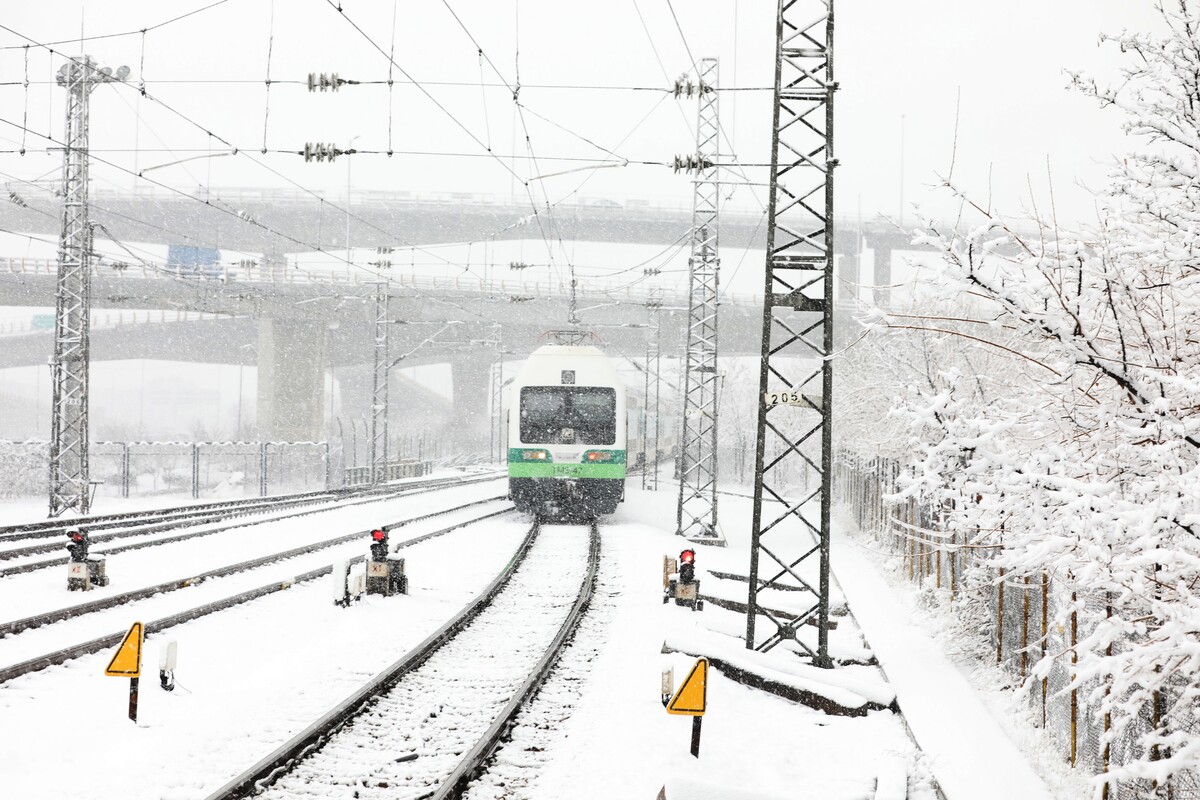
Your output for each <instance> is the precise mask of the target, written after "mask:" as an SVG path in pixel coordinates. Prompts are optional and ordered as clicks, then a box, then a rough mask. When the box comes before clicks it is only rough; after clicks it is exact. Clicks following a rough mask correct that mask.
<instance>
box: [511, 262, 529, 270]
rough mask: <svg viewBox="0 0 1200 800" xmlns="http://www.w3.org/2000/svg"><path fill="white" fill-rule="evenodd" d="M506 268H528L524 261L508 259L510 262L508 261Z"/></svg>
mask: <svg viewBox="0 0 1200 800" xmlns="http://www.w3.org/2000/svg"><path fill="white" fill-rule="evenodd" d="M508 268H509V269H528V268H529V265H528V264H526V263H525V262H524V261H510V262H508Z"/></svg>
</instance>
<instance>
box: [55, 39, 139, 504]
mask: <svg viewBox="0 0 1200 800" xmlns="http://www.w3.org/2000/svg"><path fill="white" fill-rule="evenodd" d="M128 74H129V69H128V68H127V67H121V68H120V69H119V70H118V71H117V74H116V76H115V77H114V76H113V72H112V70H111V69H103V70H102V69H98V68H97V66H96V62H95V60H93V59H92V58H91V56H86V55H85V56H80V57H79V58H76V59H72V60H70V61H68V62H67V63H66V64H63V65H62V67H60V68H59V70H58V75H57V83H58V85H59V86H62V87H65V88H66V90H67V120H66V123H67V124H66V133H65V135H64V137H63V142H64V145H65V146H64V149H63V171H62V191H63V204H62V233H61V235H60V237H59V244H58V285H57V300H56V303H55V305H56V308H55V321H54V356H53V359H52V360H51V362H50V371H51V376H50V379H51V382H52V384H53V387H52V395H51V403H52V407H51V411H50V516H51V517H57V516H58V515H59V514H62V513H63V512H64V511H66V510H67V509H71V508H73V509H75V510H77V511H78V512H79V513H80V514H87V513H88V509H89V506H90V505H91V498H90V497H89V489H90V483H89V476H88V356H89V342H88V334H89V323H90V315H91V291H92V289H91V255H92V226H91V222H90V220H89V217H88V101H89V97H90V95H91V93H92V89H93V88H95V86H96V85H97V84H100V83H107V82H109V81H113V80H124V79H125V76H126V75H128Z"/></svg>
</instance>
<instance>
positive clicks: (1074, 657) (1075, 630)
mask: <svg viewBox="0 0 1200 800" xmlns="http://www.w3.org/2000/svg"><path fill="white" fill-rule="evenodd" d="M1067 577H1068V580H1070V578H1071V576H1069V575H1068V576H1067ZM1076 599H1077V595H1076V594H1075V590H1074V589H1072V590H1071V683H1075V678H1076V675H1077V673H1076V671H1075V666H1076V665H1077V664H1078V663H1079V650H1078V649H1077V648H1078V646H1079V611H1078V610H1077V609H1076V608H1075V602H1076ZM1078 754H1079V690H1078V689H1076V688H1074V687H1072V688H1071V766H1072V767H1073V766H1075V763H1076V758H1077V756H1078Z"/></svg>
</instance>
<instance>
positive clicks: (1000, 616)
mask: <svg viewBox="0 0 1200 800" xmlns="http://www.w3.org/2000/svg"><path fill="white" fill-rule="evenodd" d="M996 589H997V591H999V592H1000V595H999V599H998V608H999V610H998V611H997V612H996V663H997V664H1002V663H1004V567H1000V580H999V581H998V582H997V584H996Z"/></svg>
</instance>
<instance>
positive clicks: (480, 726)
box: [208, 523, 600, 800]
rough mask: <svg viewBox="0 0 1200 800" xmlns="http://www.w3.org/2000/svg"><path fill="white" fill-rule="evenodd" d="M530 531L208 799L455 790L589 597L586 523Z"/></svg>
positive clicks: (493, 742)
mask: <svg viewBox="0 0 1200 800" xmlns="http://www.w3.org/2000/svg"><path fill="white" fill-rule="evenodd" d="M540 530H541V528H540V526H539V525H538V524H536V523H535V524H534V526H533V527H532V528H531V529H530V531H529V533H528V534H527V536H526V537H525V539H524V541H523V542H522V544H521V546H520V548H519V549H518V551H517V553H516V555H514V557H513V559H512V560H511V562H510V563H509V565H508V566H507V567H506V569H505V570H504V571H503V572H502V573H501V574H500V575H499V576H497V577H496V579H495V580H494V581H493V582H492V583H491V584H490V585H489V586H488V587H487V588H486V589H485V590H484V591H483V592H481V593H480V594H479V595H478V596H476V597H475V598H474V599H473V600H472V601H471V602H470V603H468V604H467V605H466V606H465V607H464V608H463V609H462V610H461V611H460V612H459V613H458V614H457V615H456V616H455V617H454V618H453V619H452V620H450V621H449V622H447V623H446V624H445V625H443V626H442V627H441V628H440V629H438V630H437V631H435V632H434V633H433V634H432V635H430V636H429V637H428V638H426V639H425V641H423V642H422V643H421V644H419V645H418V646H417V647H415V648H414V649H413V650H412V651H411V652H409V653H408V654H407V655H405V656H404V658H402V659H401V660H400V661H397V662H396V663H395V664H393V665H392V666H391V667H389V668H387V669H386V670H384V671H383V672H381V673H380V674H379V675H377V676H375V677H374V678H373V679H372V680H371V681H370V682H368V683H367V684H366V685H365V686H363V687H362V688H361V689H360V690H358V691H357V692H355V693H354V694H353V695H352V696H351V697H349V698H347V699H346V700H345V701H343V702H342V703H340V704H338V705H337V706H336V707H335V708H333V709H331V710H330V711H329V712H328V713H326V714H325V715H324V716H323V717H322V718H321V719H319V720H317V721H316V722H314V723H313V724H312V725H310V726H309V727H308V728H306V729H305V730H303V731H301V732H300V733H299V734H297V735H296V736H295V737H294V738H292V739H291V740H290V741H288V742H286V743H285V744H284V745H282V746H281V747H279V748H278V749H277V750H276V751H275V752H273V753H271V754H270V755H268V756H267V757H266V758H264V759H263V760H261V761H260V762H258V763H257V764H255V765H254V766H253V767H251V768H249V769H248V770H246V771H245V772H243V773H242V774H241V775H239V776H237V777H236V778H234V779H233V780H231V781H230V782H229V783H227V784H226V785H225V786H223V787H221V788H220V789H218V790H217V791H216V792H215V793H213V794H212V795H210V796H209V798H208V800H234V798H243V797H248V796H251V795H255V796H258V795H259V794H262V795H263V796H265V797H268V798H276V799H277V800H278V799H279V798H310V797H331V796H346V797H356V798H380V800H382V798H389V800H392V799H396V800H401V799H402V800H417V798H422V799H423V800H424V799H425V798H435V799H438V800H440V799H441V798H451V797H459V796H461V794H462V792H463V791H464V790H465V789H466V787H467V786H468V784H469V783H470V781H471V779H472V777H473V776H474V775H476V774H477V773H478V772H479V771H480V770H481V769H482V767H483V765H484V764H485V762H486V761H487V759H488V758H489V757H490V755H491V753H492V752H494V750H495V748H496V747H497V745H498V743H499V742H500V740H501V738H502V737H503V736H504V734H505V732H506V731H507V730H508V728H509V727H510V726H511V725H512V724H513V720H514V719H515V717H516V715H517V714H518V713H519V711H520V710H521V709H522V708H523V707H525V706H526V705H527V704H528V703H529V702H530V700H531V699H532V698H533V697H535V696H536V694H537V692H538V690H539V688H540V686H541V684H542V682H543V681H544V680H545V679H546V677H547V675H548V674H549V673H550V670H551V668H552V667H553V665H554V663H555V661H556V659H557V657H558V655H559V654H560V652H561V651H562V649H563V648H564V646H565V645H566V643H567V642H568V641H569V640H570V638H571V636H572V634H573V633H574V631H575V628H576V626H577V625H578V624H579V621H580V619H581V618H582V617H583V613H584V611H585V610H586V608H587V606H588V603H589V602H590V599H591V596H592V591H593V586H594V584H595V580H596V573H597V570H598V567H599V560H600V539H599V533H598V531H597V528H596V526H595V524H592V525H591V526H555V527H554V532H553V535H548V536H540V535H539V533H540Z"/></svg>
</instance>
